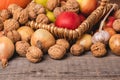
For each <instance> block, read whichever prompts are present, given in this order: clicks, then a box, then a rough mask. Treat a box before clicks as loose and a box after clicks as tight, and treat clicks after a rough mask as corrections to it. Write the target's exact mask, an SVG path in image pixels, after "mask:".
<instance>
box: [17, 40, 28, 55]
mask: <svg viewBox="0 0 120 80" xmlns="http://www.w3.org/2000/svg"><path fill="white" fill-rule="evenodd" d="M15 47H16V52H17V53H18V54H19V56H22V57H25V56H26V53H27V49H28V48H29V47H30V44H29V43H28V42H27V41H18V42H16V44H15Z"/></svg>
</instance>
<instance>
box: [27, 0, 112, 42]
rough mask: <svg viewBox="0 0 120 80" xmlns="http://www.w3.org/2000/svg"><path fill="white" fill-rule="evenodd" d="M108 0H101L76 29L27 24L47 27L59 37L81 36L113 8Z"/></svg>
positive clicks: (34, 24)
mask: <svg viewBox="0 0 120 80" xmlns="http://www.w3.org/2000/svg"><path fill="white" fill-rule="evenodd" d="M108 2H109V1H108V0H101V3H100V6H99V7H98V8H97V9H96V10H94V11H93V12H92V13H91V14H90V15H89V16H88V17H87V19H86V20H85V21H84V22H82V23H81V25H79V27H78V28H77V29H75V30H69V29H64V28H58V27H56V26H54V25H46V24H41V23H39V24H38V23H36V22H34V21H30V22H28V24H27V25H29V26H30V27H32V28H34V29H39V28H42V29H46V30H48V31H49V32H51V33H52V34H53V35H54V36H56V37H59V38H66V39H69V40H72V39H76V38H78V37H81V35H82V34H84V33H85V32H87V31H88V30H90V29H91V28H92V27H93V26H94V25H95V24H96V23H97V22H98V21H99V20H100V19H101V18H102V17H103V16H105V14H106V13H107V12H108V11H109V10H110V9H111V8H112V6H113V5H112V4H110V3H108Z"/></svg>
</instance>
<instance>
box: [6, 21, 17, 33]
mask: <svg viewBox="0 0 120 80" xmlns="http://www.w3.org/2000/svg"><path fill="white" fill-rule="evenodd" d="M18 28H19V23H18V21H17V20H15V19H8V20H5V22H4V30H5V31H10V30H17V29H18Z"/></svg>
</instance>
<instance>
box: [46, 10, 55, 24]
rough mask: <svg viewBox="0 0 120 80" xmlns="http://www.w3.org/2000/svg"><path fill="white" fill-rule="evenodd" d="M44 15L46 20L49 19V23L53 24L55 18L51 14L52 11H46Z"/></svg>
mask: <svg viewBox="0 0 120 80" xmlns="http://www.w3.org/2000/svg"><path fill="white" fill-rule="evenodd" d="M46 15H47V17H48V19H49V20H50V21H51V22H54V21H55V19H56V18H55V16H54V14H53V12H52V11H49V10H46Z"/></svg>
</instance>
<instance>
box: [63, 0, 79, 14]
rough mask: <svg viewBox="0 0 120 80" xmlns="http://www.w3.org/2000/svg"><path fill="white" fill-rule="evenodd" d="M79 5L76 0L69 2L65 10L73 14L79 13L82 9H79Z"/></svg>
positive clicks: (69, 0)
mask: <svg viewBox="0 0 120 80" xmlns="http://www.w3.org/2000/svg"><path fill="white" fill-rule="evenodd" d="M79 7H80V6H79V3H78V2H77V1H76V0H68V1H67V2H66V3H65V5H64V6H63V8H64V9H65V10H66V11H72V12H76V13H78V12H79V10H80V8H79Z"/></svg>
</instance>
